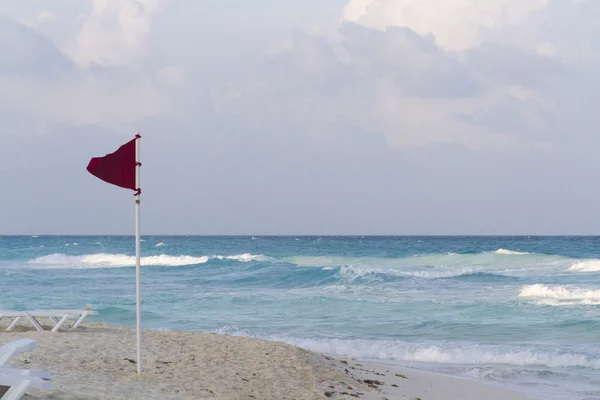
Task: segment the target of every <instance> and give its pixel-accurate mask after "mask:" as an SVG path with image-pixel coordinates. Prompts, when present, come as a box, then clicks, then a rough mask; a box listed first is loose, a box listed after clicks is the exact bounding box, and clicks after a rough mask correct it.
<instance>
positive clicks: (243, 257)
mask: <svg viewBox="0 0 600 400" xmlns="http://www.w3.org/2000/svg"><path fill="white" fill-rule="evenodd" d="M213 258H216V259H219V260H223V259H226V260H235V261H240V262H249V261H265V260H266V259H267V257H265V256H263V255H262V254H259V255H255V254H249V253H244V254H238V255H236V256H213ZM269 260H272V259H269Z"/></svg>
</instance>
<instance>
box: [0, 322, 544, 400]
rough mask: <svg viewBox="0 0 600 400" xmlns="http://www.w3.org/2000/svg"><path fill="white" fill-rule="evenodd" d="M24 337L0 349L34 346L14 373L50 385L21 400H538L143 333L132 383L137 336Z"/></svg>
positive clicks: (414, 373) (248, 344) (249, 347)
mask: <svg viewBox="0 0 600 400" xmlns="http://www.w3.org/2000/svg"><path fill="white" fill-rule="evenodd" d="M3 325H4V324H3ZM24 328H26V327H19V330H18V331H13V332H6V331H0V345H2V344H5V343H8V342H10V341H13V340H16V339H20V338H31V339H34V340H36V341H37V344H38V347H37V348H36V349H34V350H33V351H31V352H28V353H24V354H23V355H21V356H20V357H17V358H15V359H14V360H13V362H12V363H11V364H12V365H14V366H16V367H20V368H34V369H44V370H48V371H50V372H51V373H52V382H53V385H54V389H53V391H51V392H44V391H31V392H30V393H28V394H27V395H26V396H24V397H23V398H24V399H40V400H41V399H65V400H69V399H99V400H104V399H159V398H160V399H223V400H226V399H227V400H234V399H258V400H270V399H273V400H284V399H287V400H301V399H307V400H308V399H310V400H312V399H328V398H329V399H333V400H341V399H344V400H350V399H355V398H359V399H364V400H384V399H388V400H395V399H407V400H416V399H422V400H479V399H486V400H505V399H510V400H535V398H532V397H528V396H526V395H523V394H520V393H518V392H514V391H511V390H506V389H502V388H498V387H496V386H492V385H487V384H485V383H484V382H481V383H480V382H478V381H475V380H471V379H467V378H461V377H454V376H448V375H442V374H437V373H433V372H425V371H422V370H417V369H412V368H408V367H401V366H396V365H388V364H384V363H377V362H373V361H368V362H367V361H360V360H355V359H352V358H339V357H332V356H329V355H324V354H321V353H316V352H312V351H309V350H305V349H302V348H300V347H296V346H292V345H288V344H285V343H282V342H277V341H267V340H262V339H255V338H250V337H243V336H232V335H228V334H217V333H209V332H179V331H156V330H149V329H144V330H143V332H142V343H143V357H144V360H143V361H144V363H143V369H144V370H143V373H142V376H140V377H139V376H137V374H136V364H135V361H134V360H135V357H136V346H135V343H136V341H135V329H132V328H127V327H119V326H112V325H108V324H105V323H102V322H98V323H84V324H83V325H82V326H80V327H79V328H77V329H74V330H69V331H62V332H57V333H52V332H37V331H33V330H26V329H24ZM0 329H4V326H2V327H0Z"/></svg>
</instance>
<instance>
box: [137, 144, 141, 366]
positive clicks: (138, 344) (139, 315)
mask: <svg viewBox="0 0 600 400" xmlns="http://www.w3.org/2000/svg"><path fill="white" fill-rule="evenodd" d="M135 161H136V166H135V186H136V189H139V187H140V167H139V165H137V163H139V162H140V138H137V140H136V141H135ZM135 301H136V319H137V373H138V375H141V374H142V327H141V323H142V305H141V300H140V193H138V195H137V196H136V198H135Z"/></svg>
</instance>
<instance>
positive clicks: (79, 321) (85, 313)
mask: <svg viewBox="0 0 600 400" xmlns="http://www.w3.org/2000/svg"><path fill="white" fill-rule="evenodd" d="M87 316H88V312H87V311H84V312H83V314H81V317H79V319H78V320H77V322H75V323H74V324H73V326H72V327H71V328H72V329H75V328H77V327H78V326H79V325H81V323H82V322H83V320H84V319H85V317H87Z"/></svg>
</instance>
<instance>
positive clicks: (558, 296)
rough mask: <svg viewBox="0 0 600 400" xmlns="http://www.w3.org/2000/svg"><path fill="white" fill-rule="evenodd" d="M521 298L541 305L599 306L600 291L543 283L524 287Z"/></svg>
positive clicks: (520, 294)
mask: <svg viewBox="0 0 600 400" xmlns="http://www.w3.org/2000/svg"><path fill="white" fill-rule="evenodd" d="M519 297H527V298H532V299H536V300H537V303H538V304H539V305H547V306H573V305H599V304H600V290H598V289H596V290H594V289H585V288H579V287H573V286H548V285H544V284H541V283H538V284H535V285H529V286H524V287H522V288H521V292H520V293H519Z"/></svg>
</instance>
